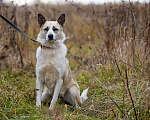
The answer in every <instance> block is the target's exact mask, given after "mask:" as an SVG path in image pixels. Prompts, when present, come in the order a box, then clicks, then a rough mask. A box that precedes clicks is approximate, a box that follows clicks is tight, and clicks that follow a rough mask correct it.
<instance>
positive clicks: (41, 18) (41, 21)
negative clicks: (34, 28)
mask: <svg viewBox="0 0 150 120" xmlns="http://www.w3.org/2000/svg"><path fill="white" fill-rule="evenodd" d="M45 22H46V19H45V18H44V16H43V15H41V14H38V24H39V25H40V27H41V26H42V25H43V24H44V23H45Z"/></svg>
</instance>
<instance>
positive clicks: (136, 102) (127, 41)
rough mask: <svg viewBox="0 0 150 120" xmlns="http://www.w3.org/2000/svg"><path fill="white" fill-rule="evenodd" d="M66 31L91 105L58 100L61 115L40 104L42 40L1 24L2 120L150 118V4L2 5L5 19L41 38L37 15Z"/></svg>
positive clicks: (72, 60)
mask: <svg viewBox="0 0 150 120" xmlns="http://www.w3.org/2000/svg"><path fill="white" fill-rule="evenodd" d="M38 13H41V14H43V15H44V16H45V17H46V18H47V20H56V19H57V18H58V17H59V16H60V15H61V14H62V13H65V14H66V24H65V27H64V32H65V34H66V37H67V40H66V41H65V44H66V45H67V47H68V54H67V58H68V59H69V61H70V67H71V69H72V74H73V77H74V78H75V79H76V81H77V82H78V83H79V86H80V88H81V92H82V91H83V90H84V89H85V88H87V87H89V88H90V89H89V93H88V96H89V98H88V100H87V101H86V102H84V104H83V105H82V108H80V109H74V108H73V107H72V106H69V105H65V104H64V103H62V102H61V99H59V100H58V104H57V105H56V109H55V110H54V112H50V111H49V110H48V107H49V103H43V107H42V110H40V109H38V108H36V107H35V96H36V93H35V92H36V91H35V80H36V76H35V65H36V57H35V54H36V49H37V47H38V46H39V45H40V44H39V43H34V42H32V41H30V40H29V39H27V38H25V37H24V36H22V35H20V34H19V33H18V32H17V31H15V30H14V29H13V28H11V27H10V26H9V25H8V24H7V23H5V22H4V21H2V19H1V20H0V119H67V120H69V119H150V56H149V55H150V3H145V4H141V3H138V2H137V3H131V2H129V3H125V2H122V3H118V4H104V5H94V4H89V5H86V6H85V5H80V4H75V3H74V2H69V1H67V2H66V4H64V5H49V4H47V5H45V4H40V3H39V4H35V5H32V6H28V5H24V6H15V5H13V4H4V3H3V2H2V1H1V3H0V14H2V15H3V16H5V17H6V18H8V19H9V20H10V21H12V22H13V23H14V24H16V25H17V26H18V27H19V28H21V29H22V30H23V31H24V32H25V33H26V34H27V35H29V36H31V37H32V38H35V39H36V37H37V35H38V33H39V26H38V25H37V14H38Z"/></svg>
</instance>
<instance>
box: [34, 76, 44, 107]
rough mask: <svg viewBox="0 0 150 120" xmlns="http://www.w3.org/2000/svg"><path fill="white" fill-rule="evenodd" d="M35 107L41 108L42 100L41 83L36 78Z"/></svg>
mask: <svg viewBox="0 0 150 120" xmlns="http://www.w3.org/2000/svg"><path fill="white" fill-rule="evenodd" d="M36 90H37V92H36V93H37V94H36V106H37V107H39V106H40V108H41V99H42V90H43V83H42V82H41V80H40V79H39V78H38V77H37V80H36Z"/></svg>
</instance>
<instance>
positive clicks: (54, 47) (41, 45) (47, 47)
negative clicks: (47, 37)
mask: <svg viewBox="0 0 150 120" xmlns="http://www.w3.org/2000/svg"><path fill="white" fill-rule="evenodd" d="M40 46H41V49H43V48H48V49H55V47H50V46H49V47H47V46H43V45H42V44H41V45H40Z"/></svg>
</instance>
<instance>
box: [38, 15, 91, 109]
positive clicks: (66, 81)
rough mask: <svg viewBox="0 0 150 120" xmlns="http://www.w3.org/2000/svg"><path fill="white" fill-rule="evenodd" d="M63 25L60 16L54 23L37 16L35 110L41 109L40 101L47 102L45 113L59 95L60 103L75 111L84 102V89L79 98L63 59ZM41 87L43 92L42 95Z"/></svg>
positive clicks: (64, 48) (63, 18)
mask: <svg viewBox="0 0 150 120" xmlns="http://www.w3.org/2000/svg"><path fill="white" fill-rule="evenodd" d="M64 23H65V14H62V15H61V16H60V17H59V18H58V20H57V21H46V19H45V18H44V17H43V16H42V15H41V14H38V24H39V25H40V33H39V35H38V37H37V41H38V42H40V43H41V46H39V47H38V49H37V53H36V57H37V64H36V76H37V80H36V89H37V96H36V106H40V107H41V101H48V100H51V104H50V107H49V109H52V108H53V107H54V105H55V103H56V102H57V98H58V96H59V95H61V96H62V97H63V99H64V101H67V102H69V103H70V104H72V105H75V106H76V107H77V106H78V105H79V106H81V104H82V102H83V101H85V100H86V99H87V92H88V89H86V90H84V91H83V93H82V94H81V96H80V89H79V86H78V84H77V83H76V82H75V81H74V80H73V78H72V75H71V70H70V67H69V62H68V60H67V58H66V57H65V56H66V53H67V48H66V46H65V45H64V44H63V42H64V41H65V34H64V33H63V25H64ZM43 85H45V86H46V88H45V90H44V92H43V93H42V90H43Z"/></svg>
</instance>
